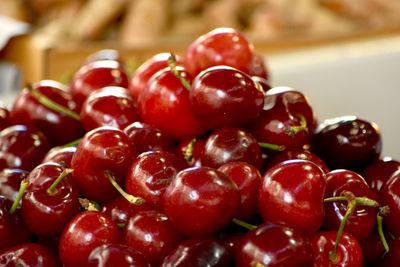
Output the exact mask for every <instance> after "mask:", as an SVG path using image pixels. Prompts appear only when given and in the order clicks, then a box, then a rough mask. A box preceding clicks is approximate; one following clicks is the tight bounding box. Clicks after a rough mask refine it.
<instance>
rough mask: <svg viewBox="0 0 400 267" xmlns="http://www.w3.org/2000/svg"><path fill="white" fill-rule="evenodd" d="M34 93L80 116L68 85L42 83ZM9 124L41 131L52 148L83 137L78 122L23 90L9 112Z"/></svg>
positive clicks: (35, 88)
mask: <svg viewBox="0 0 400 267" xmlns="http://www.w3.org/2000/svg"><path fill="white" fill-rule="evenodd" d="M32 90H37V91H38V92H39V93H41V94H42V95H44V96H46V97H47V98H49V99H50V100H52V101H53V102H56V103H57V104H59V105H61V106H63V107H64V108H66V109H69V110H72V111H74V112H78V110H77V107H76V104H75V102H74V101H73V100H72V96H71V94H70V93H69V92H68V91H67V88H66V87H65V85H63V84H61V83H59V82H56V81H52V80H42V81H40V82H37V83H34V84H33V85H32ZM10 122H11V123H12V124H23V125H27V126H31V127H34V128H36V129H39V130H40V131H42V132H43V133H44V134H45V135H46V137H48V138H49V140H50V141H51V143H52V144H53V145H63V144H66V143H68V142H71V141H72V140H75V139H78V138H79V137H81V136H82V135H83V134H84V131H83V128H82V126H81V123H80V122H79V121H77V120H76V119H73V118H70V117H68V116H66V115H63V114H61V113H60V112H57V111H54V110H53V109H51V108H49V107H46V106H45V105H43V104H41V103H39V101H38V100H36V99H35V98H34V97H33V96H32V93H31V92H30V91H29V90H28V89H27V88H24V89H23V90H22V91H21V92H20V93H19V95H18V96H17V97H16V99H15V100H14V103H13V106H12V108H11V111H10Z"/></svg>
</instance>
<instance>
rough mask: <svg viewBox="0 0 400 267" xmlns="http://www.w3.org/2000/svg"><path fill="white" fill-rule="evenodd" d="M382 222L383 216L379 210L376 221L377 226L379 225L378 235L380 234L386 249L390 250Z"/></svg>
mask: <svg viewBox="0 0 400 267" xmlns="http://www.w3.org/2000/svg"><path fill="white" fill-rule="evenodd" d="M382 222H383V217H382V215H381V214H380V213H379V212H378V214H377V215H376V223H377V227H378V235H379V238H380V240H381V242H382V245H383V247H384V248H385V251H386V252H389V245H388V243H387V241H386V238H385V234H384V233H383V225H382Z"/></svg>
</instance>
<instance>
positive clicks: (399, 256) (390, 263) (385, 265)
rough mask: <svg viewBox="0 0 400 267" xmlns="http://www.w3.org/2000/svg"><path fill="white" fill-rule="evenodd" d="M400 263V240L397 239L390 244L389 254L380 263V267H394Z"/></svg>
mask: <svg viewBox="0 0 400 267" xmlns="http://www.w3.org/2000/svg"><path fill="white" fill-rule="evenodd" d="M399 262H400V238H398V237H397V238H396V239H395V240H393V241H392V243H391V244H390V248H389V252H388V253H386V254H385V255H384V257H383V260H381V261H380V262H379V264H378V265H377V266H379V267H394V266H397V265H398V264H399Z"/></svg>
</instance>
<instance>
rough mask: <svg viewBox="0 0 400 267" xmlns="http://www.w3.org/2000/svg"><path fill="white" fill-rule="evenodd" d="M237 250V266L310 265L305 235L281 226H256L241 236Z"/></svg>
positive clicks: (310, 258)
mask: <svg viewBox="0 0 400 267" xmlns="http://www.w3.org/2000/svg"><path fill="white" fill-rule="evenodd" d="M239 249H240V253H239V255H237V261H236V265H237V266H241V267H253V266H268V267H275V266H285V267H296V266H312V257H311V246H310V243H309V240H308V239H307V237H306V236H304V235H303V234H302V233H301V232H299V231H296V230H293V229H291V228H288V227H285V226H282V225H274V224H264V225H261V226H259V227H257V228H256V229H255V230H252V231H250V232H249V233H247V234H246V235H245V236H244V237H243V239H242V243H241V246H240V248H239Z"/></svg>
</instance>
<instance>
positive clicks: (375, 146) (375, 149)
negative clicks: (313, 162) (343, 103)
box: [311, 116, 382, 171]
mask: <svg viewBox="0 0 400 267" xmlns="http://www.w3.org/2000/svg"><path fill="white" fill-rule="evenodd" d="M311 149H312V151H313V152H315V153H316V154H317V155H318V156H319V157H321V158H322V159H323V160H324V161H325V162H326V163H327V164H328V166H329V167H330V168H331V169H339V168H344V169H350V170H354V171H359V170H362V169H364V168H365V167H366V166H367V165H369V164H370V163H371V162H373V161H374V160H377V159H378V158H379V156H380V154H381V150H382V140H381V135H380V131H379V129H378V126H377V125H376V124H375V123H371V122H367V121H365V120H362V119H359V118H357V117H355V116H343V117H338V118H334V119H329V120H325V121H323V122H322V123H321V124H320V125H319V126H318V128H317V129H316V132H315V134H314V135H313V137H312V146H311Z"/></svg>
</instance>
